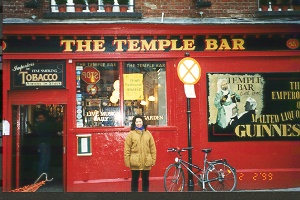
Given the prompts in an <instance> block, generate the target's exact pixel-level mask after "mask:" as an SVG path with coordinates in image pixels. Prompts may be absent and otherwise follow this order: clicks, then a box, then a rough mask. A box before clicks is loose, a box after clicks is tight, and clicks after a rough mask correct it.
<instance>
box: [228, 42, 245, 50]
mask: <svg viewBox="0 0 300 200" xmlns="http://www.w3.org/2000/svg"><path fill="white" fill-rule="evenodd" d="M231 41H232V50H245V47H244V46H243V45H244V43H245V41H244V40H243V39H232V40H231Z"/></svg>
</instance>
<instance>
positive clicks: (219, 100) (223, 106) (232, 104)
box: [214, 78, 240, 129]
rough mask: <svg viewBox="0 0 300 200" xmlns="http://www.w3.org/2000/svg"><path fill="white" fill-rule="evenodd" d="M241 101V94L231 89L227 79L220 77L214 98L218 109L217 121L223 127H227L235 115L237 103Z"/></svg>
mask: <svg viewBox="0 0 300 200" xmlns="http://www.w3.org/2000/svg"><path fill="white" fill-rule="evenodd" d="M237 102H240V96H239V95H238V94H237V93H235V92H233V91H231V90H230V86H229V84H228V82H227V79H225V78H224V79H223V78H222V79H219V80H218V82H217V93H216V96H215V99H214V105H215V107H216V108H217V109H218V113H217V120H216V123H217V124H218V125H219V126H220V127H221V128H223V129H224V128H226V127H227V126H228V124H229V122H230V120H231V118H232V116H233V115H234V113H233V110H234V109H236V103H237Z"/></svg>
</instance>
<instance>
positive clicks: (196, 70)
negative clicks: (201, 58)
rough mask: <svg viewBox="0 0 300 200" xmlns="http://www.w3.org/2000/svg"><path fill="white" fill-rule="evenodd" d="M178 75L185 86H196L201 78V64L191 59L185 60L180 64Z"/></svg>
mask: <svg viewBox="0 0 300 200" xmlns="http://www.w3.org/2000/svg"><path fill="white" fill-rule="evenodd" d="M177 74H178V77H179V79H180V80H181V81H182V82H183V83H184V84H190V85H194V84H196V83H197V82H198V81H199V80H200V77H201V67H200V64H199V63H198V62H197V60H195V59H193V58H191V57H186V58H183V59H181V60H180V62H179V63H178V66H177Z"/></svg>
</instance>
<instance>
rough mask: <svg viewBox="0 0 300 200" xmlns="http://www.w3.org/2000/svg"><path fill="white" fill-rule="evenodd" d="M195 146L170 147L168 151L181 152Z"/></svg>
mask: <svg viewBox="0 0 300 200" xmlns="http://www.w3.org/2000/svg"><path fill="white" fill-rule="evenodd" d="M193 148H194V147H186V148H182V149H180V148H179V147H176V148H168V150H167V152H177V153H180V152H182V151H187V150H191V149H193Z"/></svg>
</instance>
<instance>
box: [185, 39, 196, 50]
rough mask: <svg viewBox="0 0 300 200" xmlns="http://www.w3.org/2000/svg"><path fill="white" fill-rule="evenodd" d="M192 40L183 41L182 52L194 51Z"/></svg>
mask: <svg viewBox="0 0 300 200" xmlns="http://www.w3.org/2000/svg"><path fill="white" fill-rule="evenodd" d="M194 42H195V41H194V40H191V39H189V40H183V50H184V51H192V50H194V49H195V46H194Z"/></svg>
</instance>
